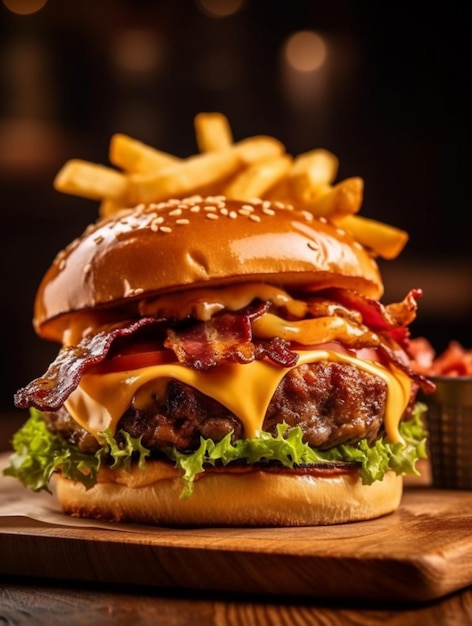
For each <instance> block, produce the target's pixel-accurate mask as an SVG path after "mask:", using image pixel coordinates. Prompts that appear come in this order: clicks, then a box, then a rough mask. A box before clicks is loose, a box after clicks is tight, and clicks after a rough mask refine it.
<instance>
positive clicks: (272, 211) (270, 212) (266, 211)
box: [262, 206, 275, 215]
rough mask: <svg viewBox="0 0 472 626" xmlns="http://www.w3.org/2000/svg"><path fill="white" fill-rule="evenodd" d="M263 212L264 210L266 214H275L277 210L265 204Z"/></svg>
mask: <svg viewBox="0 0 472 626" xmlns="http://www.w3.org/2000/svg"><path fill="white" fill-rule="evenodd" d="M262 212H263V213H264V214H265V215H275V211H274V209H271V208H269V207H268V206H263V207H262Z"/></svg>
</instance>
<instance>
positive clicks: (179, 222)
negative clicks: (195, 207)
mask: <svg viewBox="0 0 472 626" xmlns="http://www.w3.org/2000/svg"><path fill="white" fill-rule="evenodd" d="M175 223H176V224H178V225H179V226H185V225H186V224H190V220H188V219H186V218H184V217H182V218H181V219H179V220H175Z"/></svg>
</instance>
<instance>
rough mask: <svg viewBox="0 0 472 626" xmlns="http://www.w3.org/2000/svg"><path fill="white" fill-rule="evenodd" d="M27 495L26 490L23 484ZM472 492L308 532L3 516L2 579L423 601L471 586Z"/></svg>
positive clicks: (424, 496) (410, 497)
mask: <svg viewBox="0 0 472 626" xmlns="http://www.w3.org/2000/svg"><path fill="white" fill-rule="evenodd" d="M20 488H21V487H20ZM471 535H472V492H465V491H460V492H459V491H458V492H454V491H440V490H435V489H432V488H430V487H410V488H408V489H406V490H405V494H404V497H403V501H402V504H401V506H400V508H399V509H398V511H396V512H395V513H393V514H391V515H387V516H385V517H382V518H379V519H377V520H371V521H368V522H357V523H354V524H342V525H339V526H330V527H305V528H278V529H269V528H258V529H245V528H232V529H231V528H213V529H209V528H201V529H171V528H150V527H144V526H143V527H134V528H133V530H132V532H129V531H128V530H123V529H121V528H120V526H119V525H115V526H113V527H112V529H111V530H110V529H108V528H82V527H71V526H61V525H58V524H57V523H56V524H54V525H53V524H48V523H47V522H44V521H43V522H39V521H35V520H33V519H29V518H27V517H14V518H13V517H11V518H9V517H3V518H0V576H20V577H24V576H32V577H35V578H39V579H42V580H48V579H51V580H52V579H58V580H64V581H68V580H69V581H81V582H97V583H112V584H122V585H129V584H133V585H151V586H153V587H156V588H159V589H161V590H175V589H180V590H189V591H212V592H215V591H216V592H231V593H251V594H268V595H274V594H275V595H277V596H280V595H285V596H287V597H290V596H296V597H310V598H325V599H330V598H331V599H344V600H350V599H356V600H361V599H371V598H376V599H377V600H385V601H390V600H392V598H395V600H396V601H414V602H426V601H430V600H434V599H437V598H440V597H442V596H445V595H446V594H449V593H451V592H454V591H457V590H459V589H462V588H465V587H467V586H469V585H471V584H472V539H471Z"/></svg>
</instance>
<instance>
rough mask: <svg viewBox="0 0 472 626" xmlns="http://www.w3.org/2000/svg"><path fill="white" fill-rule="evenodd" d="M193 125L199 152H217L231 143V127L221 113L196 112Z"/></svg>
mask: <svg viewBox="0 0 472 626" xmlns="http://www.w3.org/2000/svg"><path fill="white" fill-rule="evenodd" d="M194 126H195V135H196V139H197V146H198V149H199V150H200V152H218V151H219V150H224V149H225V148H229V147H230V146H231V145H232V143H233V134H232V132H231V127H230V125H229V122H228V119H227V117H226V116H225V115H223V114H222V113H198V115H196V116H195V119H194Z"/></svg>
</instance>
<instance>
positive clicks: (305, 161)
mask: <svg viewBox="0 0 472 626" xmlns="http://www.w3.org/2000/svg"><path fill="white" fill-rule="evenodd" d="M338 166H339V162H338V159H337V157H336V156H335V155H334V154H333V153H332V152H329V150H323V149H321V148H319V149H316V150H310V151H309V152H305V153H303V154H299V155H298V156H297V157H295V159H294V161H293V165H292V167H291V169H290V173H289V179H290V184H291V187H292V189H293V193H294V195H295V196H296V197H297V198H300V199H303V198H304V197H305V196H306V195H307V194H308V195H310V191H311V190H313V189H314V188H317V187H319V186H323V185H326V184H330V183H332V182H333V181H334V179H335V178H336V175H337V173H338Z"/></svg>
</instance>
